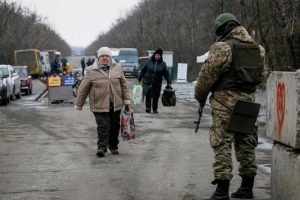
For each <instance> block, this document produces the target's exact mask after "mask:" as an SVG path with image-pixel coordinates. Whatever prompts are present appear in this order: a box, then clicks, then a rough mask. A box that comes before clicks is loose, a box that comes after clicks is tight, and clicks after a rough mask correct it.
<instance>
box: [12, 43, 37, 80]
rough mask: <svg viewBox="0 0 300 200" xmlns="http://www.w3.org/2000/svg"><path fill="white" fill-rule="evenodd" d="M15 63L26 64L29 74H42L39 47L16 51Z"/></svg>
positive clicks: (35, 75) (34, 75)
mask: <svg viewBox="0 0 300 200" xmlns="http://www.w3.org/2000/svg"><path fill="white" fill-rule="evenodd" d="M14 62H15V65H21V66H23V65H25V66H27V67H28V71H29V74H30V75H32V76H33V77H38V76H40V75H41V74H42V66H41V60H40V51H39V50H38V49H23V50H15V51H14Z"/></svg>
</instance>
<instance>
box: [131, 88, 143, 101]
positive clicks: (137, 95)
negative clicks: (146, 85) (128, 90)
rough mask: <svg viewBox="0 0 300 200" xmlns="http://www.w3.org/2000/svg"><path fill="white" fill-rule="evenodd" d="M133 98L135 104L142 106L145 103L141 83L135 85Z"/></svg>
mask: <svg viewBox="0 0 300 200" xmlns="http://www.w3.org/2000/svg"><path fill="white" fill-rule="evenodd" d="M132 96H133V103H134V104H140V103H142V102H143V87H142V85H141V84H140V83H137V84H134V85H133V90H132Z"/></svg>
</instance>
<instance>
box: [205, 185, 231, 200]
mask: <svg viewBox="0 0 300 200" xmlns="http://www.w3.org/2000/svg"><path fill="white" fill-rule="evenodd" d="M212 184H214V185H216V184H217V188H216V191H215V192H214V193H213V195H212V196H211V197H210V199H209V200H229V199H230V198H229V185H230V180H214V181H213V182H212Z"/></svg>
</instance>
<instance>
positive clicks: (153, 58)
mask: <svg viewBox="0 0 300 200" xmlns="http://www.w3.org/2000/svg"><path fill="white" fill-rule="evenodd" d="M155 54H159V55H160V59H159V60H158V61H157V62H162V61H163V57H162V55H163V50H162V49H161V48H158V49H156V50H155V52H154V53H153V54H152V56H151V60H152V61H153V62H155V61H156V60H155Z"/></svg>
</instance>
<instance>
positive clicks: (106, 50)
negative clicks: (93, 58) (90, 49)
mask: <svg viewBox="0 0 300 200" xmlns="http://www.w3.org/2000/svg"><path fill="white" fill-rule="evenodd" d="M103 55H107V56H110V57H111V56H112V55H111V51H110V48H108V47H101V48H100V49H99V50H98V51H97V57H98V58H99V57H100V56H103Z"/></svg>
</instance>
